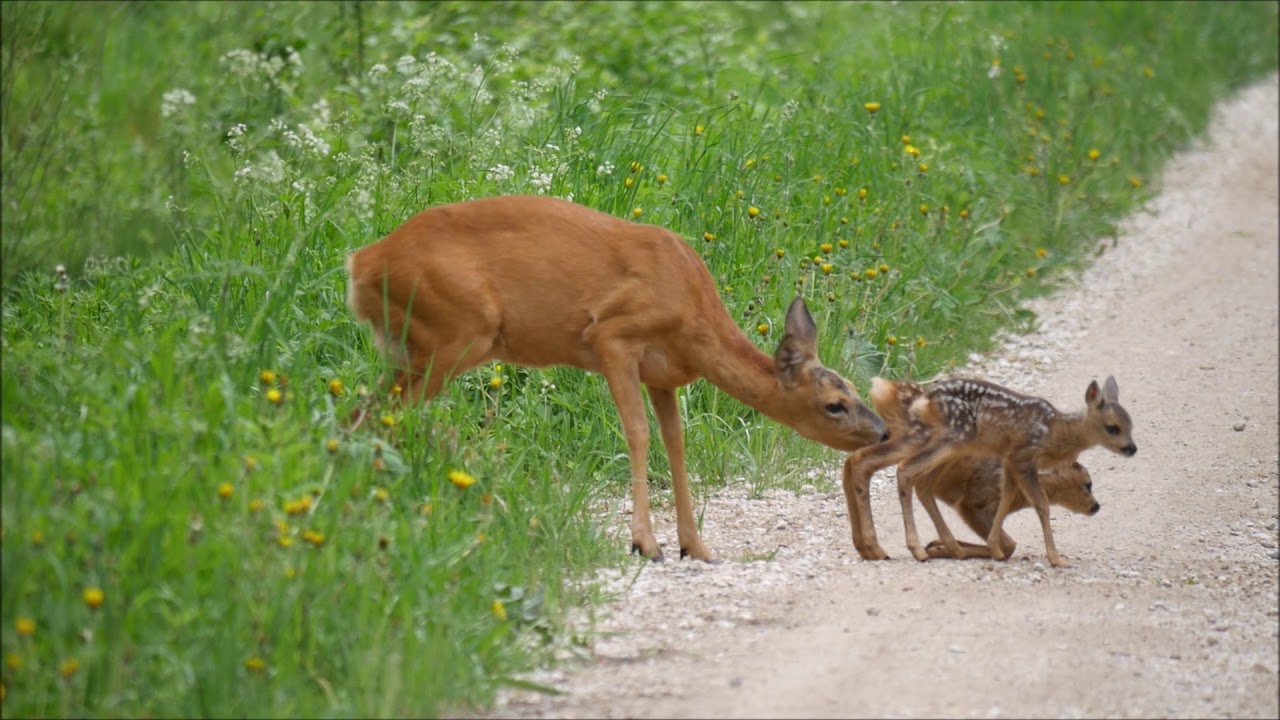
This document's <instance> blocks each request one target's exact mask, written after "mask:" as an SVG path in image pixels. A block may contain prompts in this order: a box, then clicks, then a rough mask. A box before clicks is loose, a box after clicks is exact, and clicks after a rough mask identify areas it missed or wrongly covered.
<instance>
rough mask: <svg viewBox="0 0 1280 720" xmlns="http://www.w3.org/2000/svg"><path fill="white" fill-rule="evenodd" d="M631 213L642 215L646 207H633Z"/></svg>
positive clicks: (635, 215) (636, 215)
mask: <svg viewBox="0 0 1280 720" xmlns="http://www.w3.org/2000/svg"><path fill="white" fill-rule="evenodd" d="M631 214H632V215H633V216H634V217H640V216H641V215H643V214H644V208H638V207H636V208H631Z"/></svg>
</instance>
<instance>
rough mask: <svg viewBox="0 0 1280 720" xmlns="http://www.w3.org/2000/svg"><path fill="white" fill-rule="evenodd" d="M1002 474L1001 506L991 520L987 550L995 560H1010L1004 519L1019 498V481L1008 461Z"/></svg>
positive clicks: (998, 506)
mask: <svg viewBox="0 0 1280 720" xmlns="http://www.w3.org/2000/svg"><path fill="white" fill-rule="evenodd" d="M1001 468H1002V469H1001V472H1000V504H999V505H997V506H996V514H995V517H993V518H992V519H991V529H990V530H989V531H988V532H987V549H988V550H989V551H990V553H991V557H992V559H994V560H1008V559H1009V556H1008V555H1006V554H1005V552H1004V544H1003V543H1002V540H1003V539H1004V538H1006V537H1008V535H1005V533H1004V519H1005V517H1006V516H1007V515H1008V514H1009V511H1010V510H1012V509H1013V503H1014V501H1015V500H1016V499H1017V497H1018V481H1017V480H1016V479H1015V477H1014V472H1016V471H1014V472H1010V469H1011V466H1010V465H1009V463H1008V461H1007V460H1006V461H1005V464H1004V465H1002V466H1001Z"/></svg>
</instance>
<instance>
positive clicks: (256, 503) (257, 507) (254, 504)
mask: <svg viewBox="0 0 1280 720" xmlns="http://www.w3.org/2000/svg"><path fill="white" fill-rule="evenodd" d="M264 507H266V503H264V502H263V501H262V499H261V498H254V499H252V500H250V501H249V512H252V513H256V512H259V511H261V510H262V508H264Z"/></svg>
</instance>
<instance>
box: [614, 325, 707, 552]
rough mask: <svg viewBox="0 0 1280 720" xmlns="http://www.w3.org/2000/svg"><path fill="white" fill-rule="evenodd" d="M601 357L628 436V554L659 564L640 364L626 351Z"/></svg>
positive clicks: (660, 550)
mask: <svg viewBox="0 0 1280 720" xmlns="http://www.w3.org/2000/svg"><path fill="white" fill-rule="evenodd" d="M597 352H599V350H597ZM601 357H602V358H603V359H604V363H603V365H604V370H603V373H604V378H605V381H606V382H607V383H608V384H609V392H610V394H612V395H613V403H614V405H616V406H617V407H618V417H619V418H620V419H621V420H622V432H623V434H625V435H626V437H627V453H628V456H629V460H630V462H631V504H632V509H631V551H632V552H638V553H640V554H641V555H643V556H645V557H647V558H649V559H650V560H653V561H654V562H660V561H661V560H662V559H663V557H662V548H660V547H658V541H657V539H656V538H654V536H653V525H652V523H651V520H650V515H649V477H648V474H647V469H646V467H645V462H646V460H647V456H648V452H649V421H648V418H646V417H645V414H644V396H643V395H642V394H641V392H640V365H639V362H638V361H637V360H636V359H635V358H634V357H632V356H631V355H630V354H628V353H626V352H625V351H622V352H617V353H613V354H605V353H603V352H602V353H601ZM682 451H683V448H682ZM682 454H683V452H682ZM691 512H692V510H691Z"/></svg>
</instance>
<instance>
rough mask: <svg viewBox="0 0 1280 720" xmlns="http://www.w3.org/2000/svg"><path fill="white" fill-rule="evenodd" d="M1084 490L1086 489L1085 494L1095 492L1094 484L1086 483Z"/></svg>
mask: <svg viewBox="0 0 1280 720" xmlns="http://www.w3.org/2000/svg"><path fill="white" fill-rule="evenodd" d="M1084 489H1085V492H1093V483H1091V482H1087V483H1085V484H1084Z"/></svg>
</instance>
